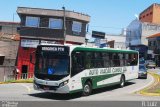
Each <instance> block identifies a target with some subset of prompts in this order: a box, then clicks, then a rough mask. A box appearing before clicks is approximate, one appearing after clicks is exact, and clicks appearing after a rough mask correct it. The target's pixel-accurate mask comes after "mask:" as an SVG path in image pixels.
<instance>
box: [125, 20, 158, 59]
mask: <svg viewBox="0 0 160 107" xmlns="http://www.w3.org/2000/svg"><path fill="white" fill-rule="evenodd" d="M159 32H160V24H153V23H148V22H141V21H140V20H138V19H135V20H133V21H132V22H131V23H130V24H129V25H128V27H127V31H126V46H127V47H130V48H131V49H133V50H137V51H139V52H140V55H141V56H142V57H145V59H147V57H148V55H147V54H148V39H147V37H148V36H150V35H153V34H155V33H159Z"/></svg>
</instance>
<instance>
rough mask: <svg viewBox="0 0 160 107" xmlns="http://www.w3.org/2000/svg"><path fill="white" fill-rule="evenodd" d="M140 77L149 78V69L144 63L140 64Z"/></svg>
mask: <svg viewBox="0 0 160 107" xmlns="http://www.w3.org/2000/svg"><path fill="white" fill-rule="evenodd" d="M138 78H144V79H147V69H146V66H145V65H144V64H140V65H139V72H138Z"/></svg>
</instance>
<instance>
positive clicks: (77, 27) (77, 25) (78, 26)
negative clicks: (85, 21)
mask: <svg viewBox="0 0 160 107" xmlns="http://www.w3.org/2000/svg"><path fill="white" fill-rule="evenodd" d="M81 28H82V23H81V22H77V21H73V24H72V31H73V32H81Z"/></svg>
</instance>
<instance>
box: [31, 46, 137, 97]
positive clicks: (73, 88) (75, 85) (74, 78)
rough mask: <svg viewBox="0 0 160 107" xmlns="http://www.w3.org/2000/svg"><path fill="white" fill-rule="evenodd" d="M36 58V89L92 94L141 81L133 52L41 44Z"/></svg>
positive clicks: (135, 53)
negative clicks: (95, 91)
mask: <svg viewBox="0 0 160 107" xmlns="http://www.w3.org/2000/svg"><path fill="white" fill-rule="evenodd" d="M35 56H36V60H35V70H34V89H36V90H41V91H46V92H53V93H74V92H79V91H81V92H82V93H83V95H90V94H91V92H92V90H93V89H97V88H101V87H106V86H109V85H115V84H119V85H120V86H121V87H123V86H124V85H125V82H127V81H129V80H132V79H136V78H138V70H139V65H138V64H139V54H138V52H137V51H133V50H117V49H111V48H92V47H85V46H62V45H39V46H38V47H37V50H36V53H35ZM31 61H32V57H31Z"/></svg>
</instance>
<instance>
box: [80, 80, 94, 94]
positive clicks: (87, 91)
mask: <svg viewBox="0 0 160 107" xmlns="http://www.w3.org/2000/svg"><path fill="white" fill-rule="evenodd" d="M91 93H92V84H91V82H90V81H87V82H86V83H85V84H84V85H83V92H82V95H83V96H89V95H90V94H91Z"/></svg>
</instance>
